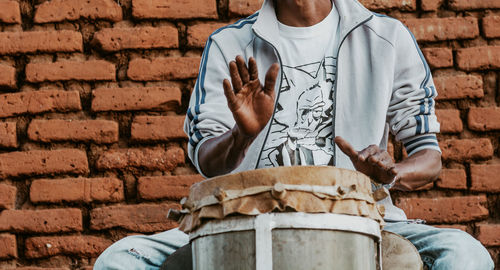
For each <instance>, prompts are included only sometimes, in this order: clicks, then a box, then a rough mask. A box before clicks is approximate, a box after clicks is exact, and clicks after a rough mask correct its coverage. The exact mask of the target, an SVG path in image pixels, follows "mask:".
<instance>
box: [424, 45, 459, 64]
mask: <svg viewBox="0 0 500 270" xmlns="http://www.w3.org/2000/svg"><path fill="white" fill-rule="evenodd" d="M422 52H423V53H424V56H425V59H427V63H428V64H429V66H430V67H431V68H443V67H451V66H453V52H452V51H451V49H449V48H425V49H422Z"/></svg>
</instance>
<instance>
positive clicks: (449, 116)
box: [436, 109, 463, 133]
mask: <svg viewBox="0 0 500 270" xmlns="http://www.w3.org/2000/svg"><path fill="white" fill-rule="evenodd" d="M436 116H437V118H438V121H439V123H440V124H441V133H457V132H462V130H463V124H462V119H460V111H459V110H455V109H442V110H436Z"/></svg>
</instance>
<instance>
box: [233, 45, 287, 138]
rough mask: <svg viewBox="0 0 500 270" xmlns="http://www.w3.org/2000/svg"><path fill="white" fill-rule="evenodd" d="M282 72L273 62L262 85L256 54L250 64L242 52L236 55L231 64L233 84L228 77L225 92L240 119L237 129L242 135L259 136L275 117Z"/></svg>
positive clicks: (234, 115) (235, 117)
mask: <svg viewBox="0 0 500 270" xmlns="http://www.w3.org/2000/svg"><path fill="white" fill-rule="evenodd" d="M278 72H279V65H278V64H277V63H275V64H273V65H271V67H270V68H269V70H268V71H267V73H266V78H265V82H264V86H262V84H261V83H260V81H259V73H258V70H257V63H256V62H255V59H254V58H253V57H250V59H249V60H248V67H247V65H246V63H245V60H244V59H243V57H242V56H240V55H238V56H237V57H236V61H231V62H230V63H229V73H230V75H231V83H232V87H231V83H230V82H229V80H228V79H224V82H223V87H224V95H225V96H226V99H227V104H228V106H229V109H230V110H231V112H232V113H233V117H234V120H235V121H236V128H237V129H238V131H239V132H241V133H242V135H244V136H247V137H255V136H257V135H258V134H259V132H260V131H261V130H262V129H263V128H264V127H265V126H266V124H267V122H268V121H269V119H270V118H271V116H272V114H273V110H274V98H275V91H274V86H275V84H276V78H277V77H278Z"/></svg>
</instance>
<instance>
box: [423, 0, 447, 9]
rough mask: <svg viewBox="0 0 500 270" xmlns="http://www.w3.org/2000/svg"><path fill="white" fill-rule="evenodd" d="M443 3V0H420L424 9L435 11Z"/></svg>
mask: <svg viewBox="0 0 500 270" xmlns="http://www.w3.org/2000/svg"><path fill="white" fill-rule="evenodd" d="M442 4H443V0H422V2H421V3H420V6H421V7H422V10H424V11H436V10H438V9H439V7H440V6H441V5H442Z"/></svg>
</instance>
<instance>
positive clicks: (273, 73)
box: [264, 63, 280, 93]
mask: <svg viewBox="0 0 500 270" xmlns="http://www.w3.org/2000/svg"><path fill="white" fill-rule="evenodd" d="M279 70H280V66H279V65H278V64H277V63H274V64H272V65H271V67H270V68H269V70H268V71H267V73H266V81H265V83H264V91H265V92H267V93H272V92H274V85H275V84H276V78H277V77H278V71H279Z"/></svg>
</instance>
